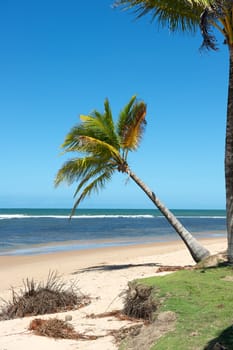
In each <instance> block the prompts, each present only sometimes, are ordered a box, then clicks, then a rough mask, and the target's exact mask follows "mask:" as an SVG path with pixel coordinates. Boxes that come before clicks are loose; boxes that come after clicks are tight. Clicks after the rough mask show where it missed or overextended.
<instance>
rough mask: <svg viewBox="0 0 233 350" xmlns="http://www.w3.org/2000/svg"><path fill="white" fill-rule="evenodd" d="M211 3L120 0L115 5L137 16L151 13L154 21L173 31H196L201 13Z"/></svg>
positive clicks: (196, 0)
mask: <svg viewBox="0 0 233 350" xmlns="http://www.w3.org/2000/svg"><path fill="white" fill-rule="evenodd" d="M210 3H211V1H206V0H176V1H174V0H118V1H116V2H115V6H116V7H119V6H121V7H122V8H123V9H124V10H133V12H134V13H135V15H136V18H141V17H144V16H146V15H150V16H151V20H152V21H155V20H156V23H157V24H158V25H159V26H161V27H168V28H169V30H170V31H172V32H175V31H180V30H181V31H187V32H195V31H196V30H197V29H198V25H199V18H200V15H201V13H202V12H203V10H204V9H205V8H206V7H207V6H208V5H209V4H210Z"/></svg>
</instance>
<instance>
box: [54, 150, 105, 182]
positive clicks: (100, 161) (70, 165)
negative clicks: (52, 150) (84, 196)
mask: <svg viewBox="0 0 233 350" xmlns="http://www.w3.org/2000/svg"><path fill="white" fill-rule="evenodd" d="M108 161H109V159H108V158H107V159H104V158H103V157H102V156H101V157H96V156H95V157H93V156H92V157H83V158H73V159H70V160H68V161H67V162H65V163H64V164H63V166H62V167H61V168H60V169H59V171H58V173H57V175H56V177H55V181H54V183H55V186H56V187H57V186H58V185H60V183H61V182H64V181H65V182H67V184H68V185H71V184H72V183H74V182H76V181H79V180H80V179H82V178H84V177H86V176H87V174H89V173H90V172H91V171H94V170H95V169H98V168H100V167H101V166H102V167H103V166H104V165H105V164H106V163H107V162H108Z"/></svg>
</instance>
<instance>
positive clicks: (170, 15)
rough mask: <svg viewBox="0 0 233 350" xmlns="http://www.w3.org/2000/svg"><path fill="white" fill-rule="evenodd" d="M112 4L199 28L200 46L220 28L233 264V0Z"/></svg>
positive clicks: (123, 0) (179, 26)
mask: <svg viewBox="0 0 233 350" xmlns="http://www.w3.org/2000/svg"><path fill="white" fill-rule="evenodd" d="M115 6H122V7H123V9H126V10H127V9H128V10H132V9H133V11H135V13H136V16H137V18H140V17H142V16H144V15H147V14H150V15H151V18H152V21H153V20H156V21H157V22H158V24H159V25H161V27H168V28H169V30H170V31H172V32H176V31H184V32H191V33H193V32H196V31H197V30H201V33H202V36H203V42H202V45H201V49H207V50H217V49H218V47H217V39H216V36H215V33H217V32H220V33H221V34H222V35H223V38H224V44H226V45H227V46H228V49H229V61H230V64H229V85H228V102H227V122H226V138H225V187H226V214H227V215H226V216H227V238H228V262H229V263H230V264H233V1H232V0H215V1H214V0H209V1H206V0H162V1H161V0H117V1H116V3H115Z"/></svg>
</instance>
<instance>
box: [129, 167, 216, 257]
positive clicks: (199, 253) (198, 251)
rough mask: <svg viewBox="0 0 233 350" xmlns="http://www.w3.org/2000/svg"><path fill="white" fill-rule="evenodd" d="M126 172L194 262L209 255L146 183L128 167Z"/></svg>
mask: <svg viewBox="0 0 233 350" xmlns="http://www.w3.org/2000/svg"><path fill="white" fill-rule="evenodd" d="M127 173H128V174H129V176H130V177H131V179H132V180H133V181H134V182H136V184H137V185H138V186H139V187H140V188H141V189H142V190H143V191H144V192H145V193H146V195H147V196H148V197H149V198H150V200H151V201H152V202H153V203H154V204H155V205H156V207H157V208H158V209H159V210H160V212H161V213H162V214H163V215H164V216H165V218H166V219H167V220H168V222H169V223H170V224H171V225H172V227H173V228H174V229H175V230H176V232H177V233H178V235H179V236H180V237H181V239H182V240H183V242H184V243H185V245H186V247H187V248H188V250H189V252H190V254H191V255H192V257H193V259H194V261H195V262H199V261H201V260H203V259H204V258H206V257H207V256H209V255H210V253H209V251H208V250H207V249H206V248H204V247H203V246H202V245H200V244H199V243H198V242H197V240H196V239H195V238H194V237H193V236H192V235H191V233H190V232H189V231H187V230H186V229H185V228H184V226H183V225H182V224H181V222H180V221H179V220H178V219H177V218H176V217H175V216H174V215H173V214H172V212H171V211H170V210H169V209H168V208H166V207H165V206H164V205H163V203H161V202H160V200H159V199H158V197H157V196H156V195H155V194H154V192H152V191H151V190H150V189H149V187H148V186H147V185H145V184H144V183H143V182H142V181H141V180H140V179H139V178H138V177H137V176H136V175H135V174H134V173H133V172H132V171H131V170H130V169H129V168H128V169H127Z"/></svg>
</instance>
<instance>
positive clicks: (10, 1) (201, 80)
mask: <svg viewBox="0 0 233 350" xmlns="http://www.w3.org/2000/svg"><path fill="white" fill-rule="evenodd" d="M112 3H113V1H112V0H101V1H99V0H93V1H92V2H91V4H90V2H85V1H77V0H69V1H65V0H56V1H55V0H40V1H39V0H34V1H31V0H21V1H18V0H2V1H1V2H0V77H1V79H0V116H1V128H0V154H1V181H0V208H4V207H5V208H7V207H24V208H25V207H32V208H33V207H35V208H38V207H42V208H43V207H57V208H59V207H60V208H70V207H72V205H73V192H74V189H75V187H67V186H66V185H64V186H61V187H59V188H58V189H55V188H54V185H53V181H54V177H55V174H56V172H57V170H58V169H59V167H60V166H61V165H62V164H63V162H64V161H65V160H66V159H67V158H66V157H65V156H61V155H60V149H59V146H60V144H61V143H62V141H63V139H64V137H65V135H66V133H67V132H68V131H69V130H70V128H71V127H72V126H73V125H74V124H75V123H77V122H78V121H79V119H78V117H79V115H80V114H88V113H89V112H91V111H92V110H93V109H99V110H100V111H101V110H103V102H104V99H105V98H106V97H108V98H109V100H110V103H111V106H112V110H113V113H114V114H115V115H116V116H117V114H118V112H119V111H120V110H121V108H122V107H123V106H124V105H125V104H126V103H127V102H128V100H129V99H130V97H131V96H132V95H134V94H137V96H138V98H140V99H143V100H144V101H145V102H146V103H147V111H148V113H147V130H146V133H145V136H144V139H143V142H142V144H141V147H140V149H139V150H138V152H136V153H135V154H132V155H130V157H129V163H130V165H131V168H132V169H133V170H134V172H136V173H137V175H138V176H139V177H141V178H142V179H143V180H144V182H146V183H147V184H148V185H149V186H150V187H151V188H152V189H153V191H154V192H155V193H156V194H157V195H158V196H159V198H160V199H161V200H162V201H163V202H164V203H165V204H166V205H167V206H168V207H170V208H187V209H188V208H203V209H204V208H210V209H211V208H217V209H221V208H224V207H225V190H224V142H225V119H226V100H227V85H228V52H227V47H226V46H224V45H222V41H223V40H222V38H220V42H219V48H220V50H219V51H218V52H209V53H208V52H207V53H200V52H199V47H200V45H201V37H200V34H199V33H197V34H196V35H195V36H190V35H184V34H171V33H169V31H168V30H167V29H160V30H158V27H157V26H156V24H155V23H153V24H151V23H150V19H149V18H144V19H141V20H138V21H135V20H134V16H133V15H132V14H130V13H126V12H122V11H120V10H119V9H113V8H112V7H111V5H112ZM126 180H127V179H126V178H125V177H124V176H122V175H121V174H117V175H116V176H115V177H114V178H113V181H112V183H110V184H109V185H108V186H107V188H106V190H104V191H103V192H101V193H99V194H98V195H95V196H93V197H91V198H89V199H87V200H86V201H85V202H83V204H82V205H81V207H83V208H153V206H152V204H151V203H150V202H149V200H148V199H147V198H146V197H145V195H144V194H143V193H141V191H140V190H139V189H137V188H136V185H135V184H133V183H131V182H130V181H128V182H127V184H126Z"/></svg>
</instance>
